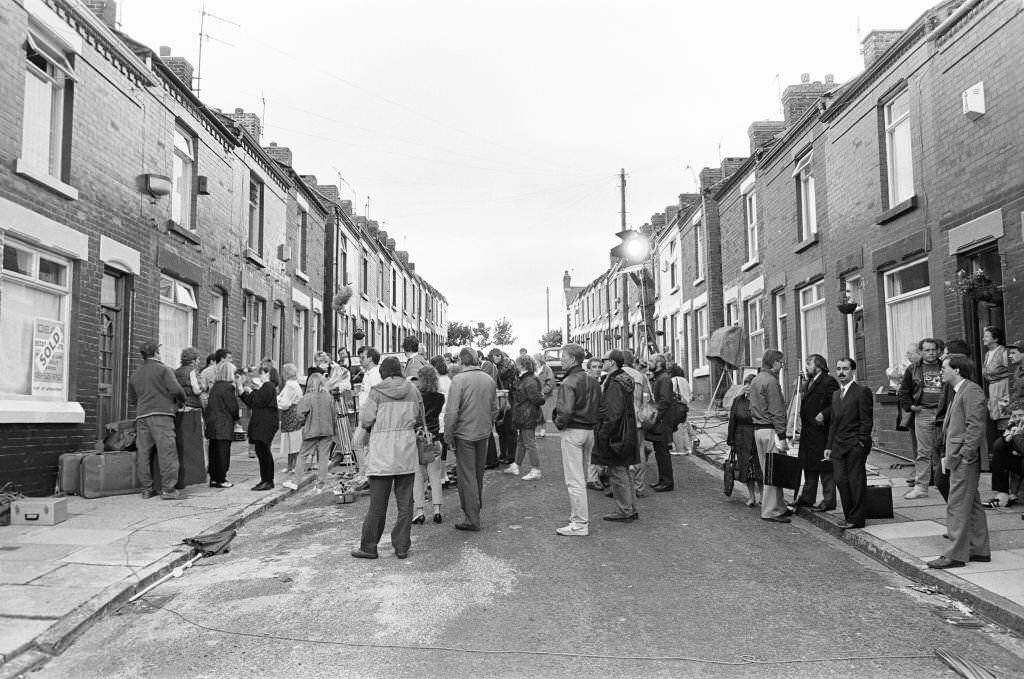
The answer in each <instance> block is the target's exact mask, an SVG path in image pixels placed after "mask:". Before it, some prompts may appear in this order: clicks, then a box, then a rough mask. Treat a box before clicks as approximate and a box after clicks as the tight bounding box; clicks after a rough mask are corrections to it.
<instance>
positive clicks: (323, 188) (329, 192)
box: [316, 184, 341, 203]
mask: <svg viewBox="0 0 1024 679" xmlns="http://www.w3.org/2000/svg"><path fill="white" fill-rule="evenodd" d="M316 190H317V191H318V192H319V193H320V195H321V196H323V197H324V198H326V199H327V200H329V201H332V202H335V203H337V202H338V199H339V198H341V194H340V193H338V187H337V186H332V185H330V184H319V185H317V187H316Z"/></svg>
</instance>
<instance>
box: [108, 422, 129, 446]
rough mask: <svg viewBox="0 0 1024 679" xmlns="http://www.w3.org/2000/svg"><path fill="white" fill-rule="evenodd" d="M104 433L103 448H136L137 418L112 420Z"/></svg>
mask: <svg viewBox="0 0 1024 679" xmlns="http://www.w3.org/2000/svg"><path fill="white" fill-rule="evenodd" d="M106 430H107V433H106V434H104V435H103V450H108V451H115V450H135V420H121V421H119V422H111V423H110V424H108V425H107V426H106Z"/></svg>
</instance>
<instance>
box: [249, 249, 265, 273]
mask: <svg viewBox="0 0 1024 679" xmlns="http://www.w3.org/2000/svg"><path fill="white" fill-rule="evenodd" d="M245 258H246V259H248V260H249V261H250V262H252V263H253V264H255V265H256V266H258V267H259V268H261V269H266V268H267V265H266V264H264V263H263V257H261V256H260V254H259V253H258V252H255V251H253V250H248V249H247V250H246V251H245Z"/></svg>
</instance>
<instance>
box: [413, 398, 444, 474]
mask: <svg viewBox="0 0 1024 679" xmlns="http://www.w3.org/2000/svg"><path fill="white" fill-rule="evenodd" d="M417 396H419V394H417ZM417 401H418V403H419V408H420V422H419V424H417V425H416V454H417V455H418V456H419V462H420V464H422V465H428V464H430V463H431V462H433V461H434V460H435V459H436V458H437V456H438V455H440V454H441V446H440V445H439V444H438V442H437V441H435V440H434V435H433V434H431V433H430V430H429V429H428V428H427V411H426V410H425V409H424V407H423V397H419V398H418V399H417Z"/></svg>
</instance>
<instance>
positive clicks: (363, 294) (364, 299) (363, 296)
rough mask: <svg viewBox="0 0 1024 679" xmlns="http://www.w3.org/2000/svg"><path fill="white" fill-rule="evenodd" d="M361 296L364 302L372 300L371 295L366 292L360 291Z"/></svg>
mask: <svg viewBox="0 0 1024 679" xmlns="http://www.w3.org/2000/svg"><path fill="white" fill-rule="evenodd" d="M359 297H361V298H362V300H363V301H364V302H369V301H370V298H369V296H368V295H367V294H366V293H365V292H360V293H359Z"/></svg>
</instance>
